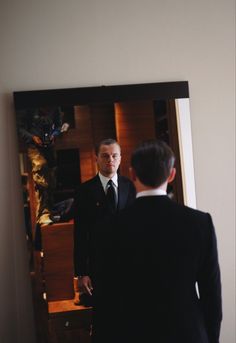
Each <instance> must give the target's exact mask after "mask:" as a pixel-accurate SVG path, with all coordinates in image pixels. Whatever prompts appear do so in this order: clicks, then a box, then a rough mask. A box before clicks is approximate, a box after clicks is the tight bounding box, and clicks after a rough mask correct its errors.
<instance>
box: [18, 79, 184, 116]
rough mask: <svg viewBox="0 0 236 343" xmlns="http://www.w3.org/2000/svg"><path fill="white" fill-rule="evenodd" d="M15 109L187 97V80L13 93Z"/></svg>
mask: <svg viewBox="0 0 236 343" xmlns="http://www.w3.org/2000/svg"><path fill="white" fill-rule="evenodd" d="M13 97H14V104H15V109H16V110H21V109H25V108H29V107H31V108H33V107H38V106H60V105H70V106H71V105H77V104H87V103H96V102H119V101H132V100H139V99H140V100H141V99H147V100H156V99H175V98H189V87H188V81H173V82H156V83H138V84H122V85H109V86H106V85H103V86H94V87H93V86H92V87H78V88H61V89H45V90H31V91H16V92H13Z"/></svg>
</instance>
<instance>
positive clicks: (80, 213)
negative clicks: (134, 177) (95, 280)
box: [74, 175, 136, 277]
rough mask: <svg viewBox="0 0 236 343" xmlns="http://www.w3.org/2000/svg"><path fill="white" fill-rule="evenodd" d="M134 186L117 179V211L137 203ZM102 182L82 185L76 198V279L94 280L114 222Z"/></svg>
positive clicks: (124, 179) (95, 181) (129, 182)
mask: <svg viewBox="0 0 236 343" xmlns="http://www.w3.org/2000/svg"><path fill="white" fill-rule="evenodd" d="M135 196H136V191H135V187H134V185H133V183H132V182H131V181H130V180H129V179H128V178H126V177H124V176H119V175H118V209H117V210H118V211H120V210H121V209H124V208H126V207H127V206H129V205H130V204H132V203H133V202H134V200H135ZM111 216H112V212H111V208H110V206H109V204H108V202H107V199H106V195H105V192H104V190H103V187H102V184H101V181H100V178H99V176H98V175H96V176H95V177H94V178H92V179H90V180H88V181H86V182H84V183H83V184H81V185H80V187H79V189H78V192H77V195H76V197H75V235H74V243H75V244H74V264H75V274H76V275H89V276H92V277H93V276H94V273H95V272H96V265H97V264H98V263H99V259H100V251H101V249H100V248H101V245H104V239H106V233H105V231H104V230H105V228H106V223H107V222H108V220H109V219H110V218H111Z"/></svg>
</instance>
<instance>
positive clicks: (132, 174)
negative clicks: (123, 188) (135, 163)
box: [129, 167, 137, 182]
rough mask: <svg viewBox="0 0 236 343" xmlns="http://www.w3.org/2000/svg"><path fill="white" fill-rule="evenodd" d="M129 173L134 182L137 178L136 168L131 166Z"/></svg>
mask: <svg viewBox="0 0 236 343" xmlns="http://www.w3.org/2000/svg"><path fill="white" fill-rule="evenodd" d="M129 175H130V178H131V180H132V181H133V182H134V181H136V180H137V176H136V173H135V170H134V169H133V168H132V167H129Z"/></svg>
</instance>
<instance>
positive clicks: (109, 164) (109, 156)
mask: <svg viewBox="0 0 236 343" xmlns="http://www.w3.org/2000/svg"><path fill="white" fill-rule="evenodd" d="M120 161H121V155H120V147H119V145H117V144H110V145H101V147H100V149H99V152H98V156H97V165H98V169H99V171H100V173H101V174H102V175H103V176H106V177H112V176H113V175H114V174H115V173H116V172H117V169H118V168H119V165H120Z"/></svg>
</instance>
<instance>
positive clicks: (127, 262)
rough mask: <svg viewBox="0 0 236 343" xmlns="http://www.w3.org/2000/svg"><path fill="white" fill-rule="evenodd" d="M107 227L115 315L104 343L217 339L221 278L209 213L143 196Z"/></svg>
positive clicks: (177, 342)
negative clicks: (111, 233)
mask: <svg viewBox="0 0 236 343" xmlns="http://www.w3.org/2000/svg"><path fill="white" fill-rule="evenodd" d="M113 226H114V229H115V231H114V232H115V233H116V236H115V237H114V241H113V243H112V244H111V250H110V258H107V260H108V261H109V262H111V264H110V265H109V264H108V265H107V268H108V269H107V271H106V273H105V274H107V273H109V272H110V275H112V277H113V283H112V287H111V290H112V291H111V294H110V295H109V296H110V303H111V304H113V306H112V308H113V309H114V310H115V311H113V313H110V316H114V318H116V320H114V321H113V324H114V329H113V332H114V331H115V332H116V334H115V336H113V338H111V337H110V343H113V342H122V343H128V342H129V343H132V342H155V343H218V342H219V332H220V323H221V319H222V309H221V281H220V270H219V264H218V257H217V244H216V236H215V231H214V227H213V223H212V220H211V217H210V215H209V214H207V213H203V212H200V211H197V210H194V209H191V208H188V207H186V206H182V205H179V204H177V203H176V202H174V201H172V200H170V199H169V198H168V197H167V196H148V197H142V198H138V199H137V200H136V201H135V203H134V204H133V205H132V206H131V207H130V208H129V209H127V210H124V211H122V212H121V213H120V214H119V215H118V216H117V217H116V219H115V220H114V222H113ZM196 282H197V283H198V288H199V293H200V298H199V297H198V296H197V292H196V288H195V283H196ZM117 323H118V326H116V324H117Z"/></svg>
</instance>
